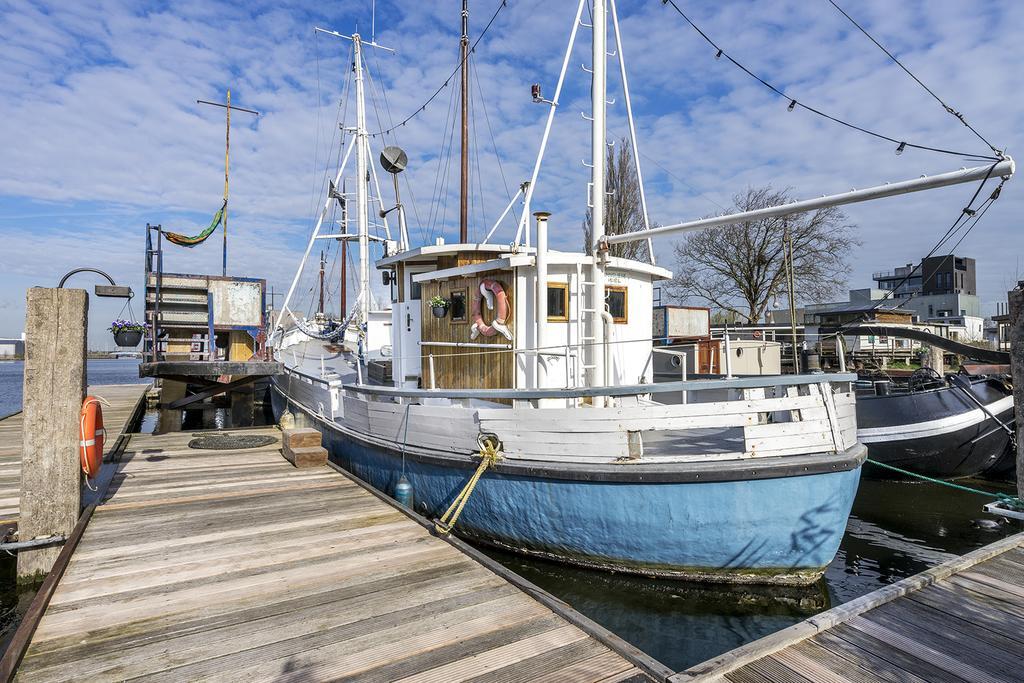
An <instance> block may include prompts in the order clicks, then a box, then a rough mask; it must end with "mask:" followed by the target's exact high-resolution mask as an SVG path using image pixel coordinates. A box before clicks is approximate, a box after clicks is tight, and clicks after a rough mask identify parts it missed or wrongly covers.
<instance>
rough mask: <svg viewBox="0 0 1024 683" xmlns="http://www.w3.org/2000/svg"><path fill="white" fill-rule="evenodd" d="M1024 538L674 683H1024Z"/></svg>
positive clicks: (739, 651) (987, 548)
mask: <svg viewBox="0 0 1024 683" xmlns="http://www.w3.org/2000/svg"><path fill="white" fill-rule="evenodd" d="M1021 653H1024V533H1021V534H1016V535H1014V536H1010V537H1008V538H1006V539H1003V540H1002V541H998V542H996V543H993V544H991V545H988V546H985V547H984V548H981V549H979V550H976V551H974V552H972V553H968V554H967V555H964V556H963V557H958V558H956V559H953V560H950V561H949V562H946V563H944V564H941V565H939V566H937V567H934V568H932V569H929V570H928V571H925V572H922V573H920V574H917V575H916V576H912V577H909V578H907V579H904V580H902V581H899V582H897V583H894V584H892V585H890V586H886V587H885V588H881V589H879V590H877V591H874V592H872V593H868V594H867V595H865V596H862V597H860V598H857V599H856V600H852V601H850V602H848V603H846V604H844V605H840V606H839V607H836V608H834V609H831V610H828V611H827V612H822V613H821V614H819V615H817V616H814V617H811V618H810V619H807V620H806V621H803V622H801V623H799V624H795V625H793V626H791V627H789V628H787V629H783V630H782V631H779V632H777V633H774V634H772V635H770V636H766V637H764V638H761V639H760V640H756V641H754V642H752V643H749V644H747V645H744V646H743V647H740V648H737V649H735V650H732V651H730V652H727V653H725V654H723V655H721V656H719V657H715V658H714V659H710V660H708V661H707V662H704V663H702V664H698V665H697V666H694V667H691V668H689V669H687V670H686V671H683V672H681V673H679V674H676V675H675V676H673V677H671V678H670V679H669V680H670V681H672V683H697V682H711V681H715V682H725V681H731V682H735V683H741V682H742V683H776V682H777V683H783V682H785V683H807V682H808V681H827V682H829V683H840V682H842V681H856V682H858V683H863V682H866V681H905V682H907V683H924V682H925V681H949V682H951V683H953V682H960V681H972V682H979V683H980V682H985V683H994V682H996V681H1020V680H1021V678H1022V670H1021Z"/></svg>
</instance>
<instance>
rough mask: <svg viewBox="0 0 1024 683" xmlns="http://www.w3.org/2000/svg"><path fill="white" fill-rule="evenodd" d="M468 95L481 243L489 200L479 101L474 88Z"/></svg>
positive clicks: (476, 232) (471, 69)
mask: <svg viewBox="0 0 1024 683" xmlns="http://www.w3.org/2000/svg"><path fill="white" fill-rule="evenodd" d="M472 67H473V64H472V62H471V63H470V73H471V74H472V73H473V72H474V71H475V69H473V68H472ZM467 95H469V107H470V114H469V122H470V126H471V130H472V135H473V147H472V152H473V161H474V164H475V166H476V174H475V175H476V178H475V179H476V189H477V192H478V195H479V203H478V202H477V201H476V200H474V202H473V206H474V208H476V209H478V211H476V212H475V217H476V227H475V228H474V230H473V233H474V234H475V235H476V237H477V240H478V241H479V238H480V237H481V235H480V231H481V230H482V229H483V228H484V225H485V224H486V222H487V199H486V198H485V197H484V174H483V172H482V171H481V170H480V147H481V145H480V138H479V136H478V135H477V115H476V108H477V103H478V99H477V98H475V97H473V90H472V88H470V90H469V92H468V93H467ZM478 204H479V205H478Z"/></svg>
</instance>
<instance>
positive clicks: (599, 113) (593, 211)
mask: <svg viewBox="0 0 1024 683" xmlns="http://www.w3.org/2000/svg"><path fill="white" fill-rule="evenodd" d="M605 1H606V0H596V1H595V2H594V17H593V32H594V40H593V53H592V54H593V58H592V60H591V61H592V64H591V66H592V68H593V70H594V73H593V79H592V81H591V87H590V102H591V113H592V116H593V120H592V121H591V127H590V130H591V140H590V163H591V166H592V168H591V173H590V227H591V234H590V251H591V253H592V254H593V262H592V263H591V266H590V282H591V284H590V306H589V308H588V316H587V317H588V318H589V321H590V325H589V328H590V334H591V338H590V340H589V341H590V344H588V345H587V346H586V352H585V354H584V357H585V358H587V360H588V362H587V363H586V366H587V380H588V381H587V385H588V386H592V387H596V386H603V385H604V384H606V381H607V375H608V368H606V367H605V363H604V360H605V353H604V345H605V343H606V342H607V341H608V340H607V339H605V334H604V332H605V330H604V320H603V318H604V313H605V303H604V296H605V292H604V263H603V260H604V258H605V257H606V256H607V254H606V253H603V252H602V249H603V248H605V243H604V199H605V174H604V167H605V158H606V157H605V155H606V153H607V152H606V147H607V145H606V136H607V131H606V130H605V102H606V99H607V90H608V87H607V85H608V84H607V81H606V71H605V63H606V62H605V60H606V57H607V52H606V47H605V43H606V39H607V21H606V16H605Z"/></svg>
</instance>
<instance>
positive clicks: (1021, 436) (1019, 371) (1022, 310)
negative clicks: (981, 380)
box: [1006, 280, 1024, 496]
mask: <svg viewBox="0 0 1024 683" xmlns="http://www.w3.org/2000/svg"><path fill="white" fill-rule="evenodd" d="M1006 296H1007V299H1008V300H1009V303H1010V371H1011V373H1012V376H1013V407H1014V414H1015V415H1016V416H1017V495H1018V496H1020V495H1022V494H1024V419H1021V416H1022V415H1024V280H1022V281H1020V282H1018V283H1017V288H1016V289H1014V290H1011V291H1010V292H1008V293H1007V295H1006Z"/></svg>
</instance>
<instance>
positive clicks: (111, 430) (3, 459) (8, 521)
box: [0, 384, 150, 527]
mask: <svg viewBox="0 0 1024 683" xmlns="http://www.w3.org/2000/svg"><path fill="white" fill-rule="evenodd" d="M149 387H150V385H149V384H109V385H97V386H91V387H89V393H90V394H92V395H95V396H101V397H103V398H104V399H106V400H107V401H108V402H109V403H110V405H109V406H103V424H104V426H105V427H106V430H107V436H106V441H105V450H106V451H107V452H108V453H109V452H110V451H111V450H112V449H113V448H114V445H115V443H116V442H117V437H118V436H120V435H121V432H123V431H124V429H125V426H126V425H127V424H128V421H129V420H130V419H131V418H132V417H133V416H134V415H135V411H136V409H137V408H138V407H139V405H140V403H141V401H142V400H143V399H144V397H145V394H146V391H148V390H149ZM22 417H23V414H22V413H15V414H14V415H11V416H10V417H7V418H4V419H3V420H0V527H10V526H13V525H16V524H17V523H18V515H19V505H18V503H19V498H20V495H21V430H22V422H23V419H22Z"/></svg>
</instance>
